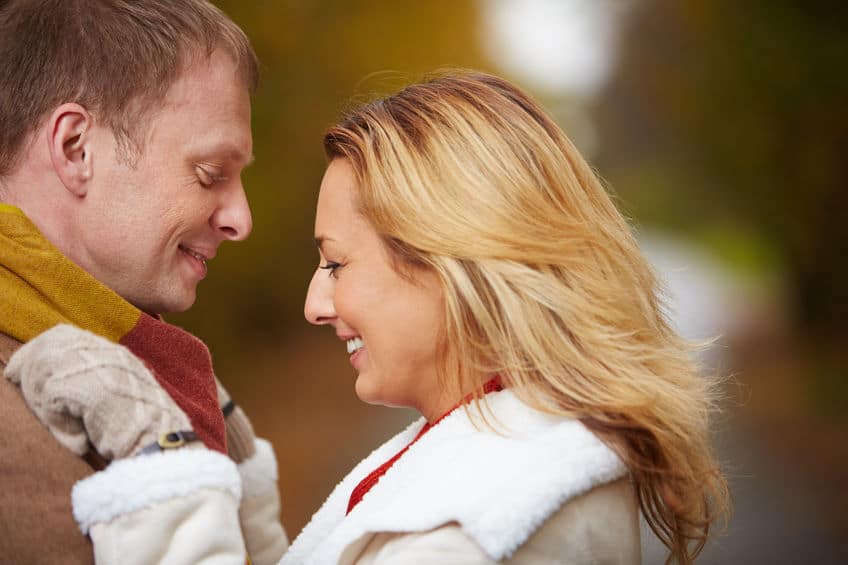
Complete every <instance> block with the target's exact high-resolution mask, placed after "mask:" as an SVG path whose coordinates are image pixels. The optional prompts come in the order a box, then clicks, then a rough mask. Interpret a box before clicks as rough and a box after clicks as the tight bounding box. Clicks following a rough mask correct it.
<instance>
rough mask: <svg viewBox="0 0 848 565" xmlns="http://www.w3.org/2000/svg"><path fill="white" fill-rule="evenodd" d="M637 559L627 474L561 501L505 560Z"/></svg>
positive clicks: (634, 506)
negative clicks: (558, 506)
mask: <svg viewBox="0 0 848 565" xmlns="http://www.w3.org/2000/svg"><path fill="white" fill-rule="evenodd" d="M640 562H641V542H640V538H639V506H638V503H637V501H636V494H635V492H634V490H633V484H632V483H631V481H630V479H629V478H627V477H625V478H622V479H618V480H617V481H613V482H611V483H607V484H603V485H599V486H596V487H594V488H593V489H591V490H590V491H588V492H586V493H584V494H582V495H580V496H577V497H575V498H572V499H571V500H569V501H568V502H566V503H565V504H563V505H562V506H561V507H560V509H559V510H558V511H557V512H555V513H554V514H552V515H551V516H550V517H549V518H548V519H547V520H546V521H545V523H544V524H542V526H541V527H540V528H539V529H538V530H536V531H535V532H534V533H533V535H532V536H531V537H530V538H529V539H528V540H527V541H526V542H525V543H524V544H523V545H522V546H521V547H520V548H518V550H517V551H516V552H515V553H514V554H513V555H512V557H511V558H510V559H508V560H506V561H504V563H509V564H510V565H531V564H532V565H535V564H537V563H538V564H541V563H597V564H599V565H638V564H639V563H640Z"/></svg>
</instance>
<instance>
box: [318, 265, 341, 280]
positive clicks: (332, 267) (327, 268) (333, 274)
mask: <svg viewBox="0 0 848 565" xmlns="http://www.w3.org/2000/svg"><path fill="white" fill-rule="evenodd" d="M340 267H341V264H339V263H336V262H334V261H327V263H326V264H325V265H319V266H318V268H319V269H323V270H325V271H330V276H331V277H334V278H335V277H336V270H338V269H339V268H340Z"/></svg>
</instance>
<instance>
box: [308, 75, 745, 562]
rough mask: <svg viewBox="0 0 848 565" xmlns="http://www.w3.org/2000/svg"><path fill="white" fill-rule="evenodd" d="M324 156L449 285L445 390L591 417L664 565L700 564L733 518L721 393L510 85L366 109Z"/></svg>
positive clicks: (398, 252)
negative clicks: (494, 384) (728, 515)
mask: <svg viewBox="0 0 848 565" xmlns="http://www.w3.org/2000/svg"><path fill="white" fill-rule="evenodd" d="M324 146H325V150H326V153H327V156H328V158H329V159H331V160H332V159H336V158H342V159H346V160H348V161H349V163H350V164H351V165H352V167H353V170H354V174H355V176H356V180H357V185H358V186H357V203H358V207H359V210H360V212H361V213H362V214H363V215H364V216H365V217H366V218H367V219H368V220H369V221H370V222H371V224H372V225H373V227H374V228H375V229H376V231H377V233H378V234H380V236H381V238H382V240H383V242H384V243H385V245H386V247H387V248H388V249H389V250H390V251H391V254H392V256H393V257H394V258H396V259H397V260H398V261H397V262H398V263H399V264H402V265H405V266H406V267H408V268H424V269H429V270H432V271H433V272H435V273H436V274H437V276H438V277H439V280H440V282H441V285H442V290H443V293H444V308H445V311H444V330H443V335H442V339H441V343H440V344H439V348H440V351H441V355H440V358H441V359H442V360H443V364H444V366H443V367H440V371H439V374H440V379H441V380H442V381H443V382H442V385H443V386H444V387H446V388H447V389H448V390H452V391H453V392H455V393H456V394H457V395H459V394H461V392H462V391H467V390H474V389H476V388H477V387H479V385H480V384H481V382H480V379H481V376H483V375H489V376H491V375H493V374H497V375H499V376H500V378H501V381H502V383H503V384H504V386H506V387H510V388H512V389H513V390H515V392H516V394H518V395H519V396H520V397H521V398H522V399H523V400H524V401H525V402H526V403H528V404H529V405H531V406H534V407H536V408H537V409H540V410H544V411H546V412H550V413H555V414H560V415H563V416H567V417H573V418H579V419H580V420H581V421H582V422H583V423H584V424H585V425H586V426H587V427H588V428H589V429H591V430H592V431H593V432H594V433H595V434H596V435H598V436H599V437H600V438H601V439H602V440H603V441H605V442H606V443H607V444H608V445H610V446H611V447H612V448H613V449H615V450H616V452H617V453H618V454H619V455H620V456H621V458H622V459H623V461H624V462H625V463H626V464H627V466H628V468H629V470H630V474H631V477H632V480H633V482H634V485H635V490H636V492H637V496H638V500H639V505H640V507H641V510H642V512H643V514H644V516H645V518H646V520H647V522H648V524H650V526H651V528H652V529H653V530H654V532H655V533H656V534H657V535H658V536H659V538H660V539H661V540H662V541H663V543H665V545H666V546H667V547H668V548H669V550H670V556H669V559H668V561H669V562H671V561H672V560H673V559H676V560H677V561H678V562H680V563H689V562H691V561H692V559H694V557H695V556H697V554H698V553H699V552H700V550H701V548H702V547H703V544H704V542H705V541H706V538H707V534H708V532H709V529H710V525H711V523H713V522H714V520H715V519H716V518H717V517H719V516H721V515H723V514H725V512H726V510H727V508H728V502H727V501H728V494H727V486H726V483H725V480H724V478H723V476H722V474H721V472H720V470H719V467H718V465H717V464H716V461H715V459H714V456H713V454H712V449H711V442H710V434H709V420H710V416H711V414H712V412H713V410H714V408H715V403H716V391H715V384H714V383H713V382H711V381H710V380H709V379H706V378H704V377H703V376H701V375H699V371H698V367H697V366H696V363H695V362H694V361H693V358H692V349H693V348H692V346H691V345H690V344H689V343H688V342H686V341H684V340H683V339H681V338H680V337H679V336H678V335H677V334H676V333H675V331H674V330H673V329H672V328H671V327H669V324H668V322H667V320H666V319H665V317H664V316H663V313H662V304H661V301H660V300H659V296H660V292H659V286H658V281H657V279H656V277H655V275H654V273H653V271H652V269H651V267H650V266H649V265H648V263H647V261H646V260H645V258H644V257H643V256H642V253H641V252H640V250H639V247H638V246H637V244H636V241H635V239H634V237H633V234H632V233H631V230H630V228H629V226H628V224H627V222H626V221H625V220H624V218H623V217H622V216H621V214H620V213H619V212H618V210H617V209H616V208H615V206H614V205H613V203H612V201H611V200H610V198H609V196H608V195H607V193H606V191H605V190H604V187H603V186H602V184H601V182H600V181H599V179H598V177H597V176H596V175H595V173H594V172H593V171H592V169H591V168H590V167H589V165H588V164H587V163H586V161H585V160H584V159H583V158H582V157H581V155H580V154H579V152H578V151H577V149H576V148H575V147H574V145H572V143H571V141H570V140H569V139H568V138H567V137H566V136H565V134H564V133H563V132H562V131H561V130H560V128H559V127H558V126H557V125H556V124H555V123H554V122H553V120H552V119H551V118H550V117H549V116H548V115H547V114H546V113H545V112H544V110H542V108H541V107H540V106H539V105H537V104H536V103H535V102H534V101H533V100H532V99H531V98H530V97H529V96H528V95H527V94H525V93H524V92H522V91H521V90H519V89H518V88H516V87H515V86H513V85H511V84H509V83H508V82H506V81H504V80H503V79H500V78H497V77H494V76H489V75H485V74H481V73H469V72H451V73H449V74H444V73H442V74H439V75H434V76H431V77H430V78H428V79H427V80H425V81H424V82H422V83H419V84H414V85H412V86H408V87H406V88H404V89H403V90H401V91H400V92H398V93H396V94H394V95H391V96H388V97H386V98H383V99H380V100H377V101H375V102H372V103H370V104H367V105H365V106H363V107H361V108H359V109H357V110H354V111H353V112H352V113H350V114H349V115H348V116H347V117H346V118H344V119H343V121H341V122H340V123H339V124H338V125H336V126H334V127H332V128H330V129H329V130H328V132H327V133H326V136H325V138H324ZM404 271H407V269H404ZM456 397H457V398H461V396H456Z"/></svg>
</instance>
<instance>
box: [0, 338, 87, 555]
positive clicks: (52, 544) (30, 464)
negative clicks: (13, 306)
mask: <svg viewBox="0 0 848 565" xmlns="http://www.w3.org/2000/svg"><path fill="white" fill-rule="evenodd" d="M20 345H21V344H20V343H19V342H17V341H15V340H14V339H12V338H10V337H9V336H7V335H5V334H3V333H0V561H2V562H3V563H4V564H7V565H42V564H43V565H53V564H60V563H61V564H63V565H64V564H73V565H76V564H88V563H94V557H93V553H92V549H91V542H90V541H89V540H88V538H87V537H85V536H83V535H82V533H80V530H79V528H78V527H77V524H76V522H75V521H74V517H73V515H72V514H71V496H70V493H71V488H72V487H73V485H74V483H76V482H77V481H78V480H80V479H82V478H84V477H87V476H88V475H90V474H92V473H93V472H94V469H93V468H92V467H91V466H90V465H89V464H88V463H86V462H85V461H84V460H83V459H80V458H79V457H77V456H76V455H74V454H73V453H71V452H70V451H68V450H67V449H65V448H64V447H63V446H62V445H60V444H59V443H58V442H57V441H56V440H55V439H54V438H53V436H52V435H51V434H50V432H49V431H48V430H47V428H45V427H44V426H43V425H42V424H41V422H39V421H38V418H36V416H35V415H34V414H33V413H32V412H30V410H29V408H28V407H27V405H26V402H25V401H24V399H23V396H21V393H20V390H19V389H18V387H17V386H16V385H14V384H12V383H11V382H9V381H8V380H6V378H4V377H3V368H4V367H5V366H6V364H7V363H8V361H9V358H10V357H11V356H12V353H14V351H15V350H16V349H17V348H18V347H20Z"/></svg>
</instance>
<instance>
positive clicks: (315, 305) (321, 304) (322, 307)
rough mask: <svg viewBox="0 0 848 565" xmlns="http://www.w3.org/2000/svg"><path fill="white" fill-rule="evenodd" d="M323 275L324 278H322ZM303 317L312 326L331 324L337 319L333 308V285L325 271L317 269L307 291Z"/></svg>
mask: <svg viewBox="0 0 848 565" xmlns="http://www.w3.org/2000/svg"><path fill="white" fill-rule="evenodd" d="M321 274H323V275H324V276H323V277H322V276H320V275H321ZM303 315H304V316H306V320H307V321H308V322H309V323H310V324H315V325H319V326H320V325H324V324H330V323H332V322H333V320H335V319H336V310H335V308H334V306H333V284H332V280H331V279H330V277H328V276H326V273H324V271H321V270H319V269H316V271H315V274H314V275H312V281H310V283H309V290H307V291H306V303H305V304H304V306H303Z"/></svg>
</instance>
